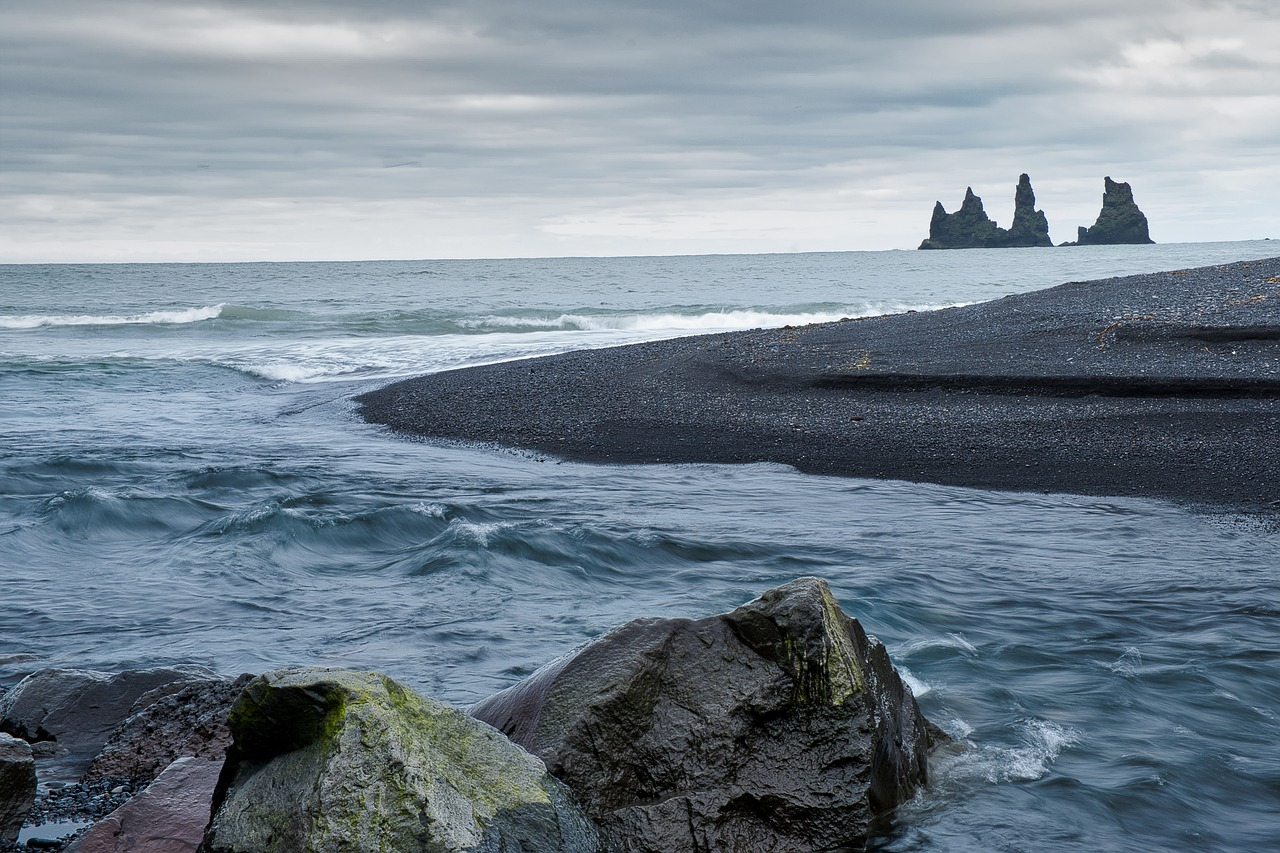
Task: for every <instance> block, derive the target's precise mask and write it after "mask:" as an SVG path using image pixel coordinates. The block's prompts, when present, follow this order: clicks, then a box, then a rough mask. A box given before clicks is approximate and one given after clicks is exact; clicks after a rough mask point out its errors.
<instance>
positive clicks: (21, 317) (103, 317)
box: [0, 305, 225, 329]
mask: <svg viewBox="0 0 1280 853" xmlns="http://www.w3.org/2000/svg"><path fill="white" fill-rule="evenodd" d="M224 307H225V306H224V305H202V306H200V307H198V308H175V309H171V310H168V311H147V312H145V313H143V314H128V315H116V314H8V315H4V316H0V329H39V328H43V327H47V326H135V325H148V324H156V323H168V324H172V325H180V324H183V323H199V322H201V321H203V320H214V319H217V318H218V317H220V316H222V309H223V308H224Z"/></svg>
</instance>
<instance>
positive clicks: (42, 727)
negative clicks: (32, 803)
mask: <svg viewBox="0 0 1280 853" xmlns="http://www.w3.org/2000/svg"><path fill="white" fill-rule="evenodd" d="M216 677H217V676H216V675H215V674H214V673H213V672H211V671H209V670H207V669H205V668H203V667H181V668H160V669H149V670H131V671H128V672H121V673H118V674H115V675H111V674H107V673H102V672H94V671H91V670H76V669H44V670H40V671H39V672H35V673H32V674H31V675H29V676H27V677H26V678H24V679H22V681H20V682H18V684H17V685H16V686H14V688H13V689H12V690H11V691H9V692H8V693H7V694H5V697H4V699H3V700H0V731H4V732H8V733H9V734H12V735H14V736H16V737H20V738H22V739H23V740H26V741H29V742H38V741H56V742H57V744H58V747H59V750H58V751H59V753H60V754H61V755H63V756H64V757H65V760H64V761H63V762H61V763H60V765H59V766H58V767H56V768H52V770H53V773H51V774H45V772H44V769H43V766H42V778H51V777H52V776H53V775H61V776H69V777H70V778H78V777H79V775H80V773H81V772H83V770H84V766H85V765H86V764H87V763H88V762H89V761H90V760H91V759H92V758H93V757H94V756H95V755H97V753H98V750H99V749H101V748H102V745H103V743H104V742H105V741H106V739H107V735H108V734H109V733H110V732H111V730H112V729H113V728H115V727H116V726H117V725H119V724H120V722H121V721H122V720H123V719H124V718H125V717H127V716H128V715H129V714H130V713H131V712H132V711H134V710H137V707H136V706H137V705H138V701H139V699H141V698H142V697H143V696H144V695H147V703H148V704H150V702H153V701H155V700H156V699H159V698H160V696H161V695H163V694H164V693H165V692H166V691H168V692H173V691H176V690H179V689H181V688H182V687H183V686H185V685H186V684H189V683H191V682H192V681H197V680H207V679H210V678H216Z"/></svg>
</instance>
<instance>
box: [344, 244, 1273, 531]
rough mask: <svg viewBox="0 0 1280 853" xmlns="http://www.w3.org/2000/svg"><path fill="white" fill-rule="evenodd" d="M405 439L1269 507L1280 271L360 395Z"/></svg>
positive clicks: (534, 362) (551, 363)
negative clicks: (769, 464)
mask: <svg viewBox="0 0 1280 853" xmlns="http://www.w3.org/2000/svg"><path fill="white" fill-rule="evenodd" d="M356 399H357V402H358V404H359V411H360V414H361V415H362V416H363V417H364V418H365V419H366V420H368V421H370V422H372V423H377V424H383V425H386V426H388V427H391V428H392V429H394V430H396V431H399V432H403V433H406V434H408V435H411V436H415V437H420V438H432V439H442V440H451V441H467V442H482V443H492V444H496V445H500V446H505V447H512V448H521V449H527V450H534V451H538V452H541V453H546V454H549V455H553V456H558V457H562V458H565V459H572V460H576V461H583V462H594V463H614V464H619V463H625V464H634V463H681V462H705V463H744V462H760V461H767V462H779V463H784V464H788V465H793V466H795V467H796V468H798V469H799V470H801V471H805V472H811V473H821V474H835V475H843V476H851V477H868V478H878V479H896V480H908V481H916V482H931V483H941V484H949V485H961V486H972V487H978V488H987V489H1001V490H1015V491H1038V492H1069V493H1077V494H1087V495H1112V496H1139V497H1155V498H1164V499H1170V500H1174V501H1178V502H1183V503H1190V504H1198V505H1204V506H1208V507H1221V508H1225V509H1233V510H1245V511H1262V512H1267V513H1274V512H1280V489H1278V488H1277V487H1278V486H1280V258H1273V259H1267V260H1261V261H1244V262H1239V263H1232V264H1227V265H1222V266H1212V267H1202V268H1198V269H1191V270H1176V271H1171V272H1164V273H1155V274H1150V275H1137V276H1127V277H1123V278H1112V279H1102V280H1097V281H1089V282H1069V283H1067V284H1062V285H1059V286H1057V287H1052V288H1048V289H1046V290H1040V291H1034V292H1031V293H1025V294H1018V295H1014V296H1008V297H1004V298H1002V299H997V300H993V301H991V302H983V303H978V304H973V305H967V306H962V307H958V308H947V309H942V310H938V311H928V312H919V313H909V314H897V315H886V316H883V317H873V318H862V319H857V320H842V321H838V322H835V323H823V324H816V325H812V326H804V327H786V328H782V329H765V330H755V331H747V332H730V333H724V334H717V335H703V336H697V337H686V338H677V339H673V340H668V341H660V342H655V343H647V344H634V345H630V346H623V347H615V348H611V349H603V350H585V351H578V352H572V353H566V354H564V355H558V356H550V357H545V358H536V359H530V360H524V361H516V362H504V363H501V364H495V365H487V366H484V367H475V368H467V369H463V370H456V371H449V372H445V373H439V374H432V375H428V376H422V377H417V378H413V379H408V380H404V381H401V382H396V383H393V384H391V385H388V386H386V387H384V388H380V389H377V390H374V391H371V392H368V393H365V394H362V395H361V396H359V397H357V398H356Z"/></svg>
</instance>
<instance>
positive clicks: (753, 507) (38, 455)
mask: <svg viewBox="0 0 1280 853" xmlns="http://www.w3.org/2000/svg"><path fill="white" fill-rule="evenodd" d="M1269 248H1270V246H1269V245H1268V244H1265V243H1255V244H1231V245H1217V246H1202V247H1171V246H1170V247H1119V248H1117V249H1109V250H1076V252H1068V251H1067V250H1061V251H1055V250H1043V251H1041V250H1027V251H1025V252H1006V253H1000V252H975V253H968V252H959V253H939V252H934V253H918V254H917V253H901V252H887V253H871V254H856V253H851V254H848V255H804V256H770V257H767V258H677V259H614V260H608V261H587V260H565V261H505V262H418V263H416V264H414V263H402V262H400V263H394V264H392V263H384V264H354V265H329V264H319V265H231V266H216V267H202V266H156V267H135V266H121V267H105V266H103V267H5V268H0V280H2V281H3V282H4V288H3V289H0V294H3V295H0V387H3V389H4V399H5V403H6V405H5V407H4V409H3V411H0V565H2V566H3V574H4V576H5V579H6V580H7V581H8V583H7V584H6V587H7V589H9V590H10V591H11V592H10V595H9V596H8V606H7V607H6V608H5V609H4V610H3V611H2V612H0V638H2V639H0V676H2V677H3V679H4V681H5V682H6V683H7V682H8V681H10V680H12V679H13V678H14V677H16V676H17V675H18V674H20V673H21V672H22V671H24V670H29V669H31V668H35V667H37V666H41V665H46V664H56V665H81V666H94V667H99V668H103V669H119V668H124V667H130V666H144V665H153V664H157V663H167V662H179V661H195V662H200V663H205V664H209V665H211V666H213V667H215V668H217V669H219V670H222V671H226V672H235V671H240V670H253V671H259V670H263V669H266V668H269V667H272V666H276V665H282V664H295V663H320V664H332V665H342V666H352V667H362V668H363V667H367V668H375V669H380V670H384V671H386V672H388V673H390V674H392V675H394V676H396V677H398V678H401V679H403V680H404V681H406V682H408V683H410V684H412V685H413V686H415V687H416V688H418V689H420V690H422V691H423V692H426V693H430V694H432V695H435V696H438V697H440V698H444V699H447V700H450V701H453V702H457V703H460V704H465V703H468V702H471V701H474V700H475V699H477V698H479V697H481V696H484V695H486V694H488V693H490V692H492V691H493V690H496V689H498V688H500V687H503V686H506V685H507V684H510V683H511V682H512V681H514V680H516V679H517V678H519V677H520V676H522V675H524V674H526V673H528V672H530V671H531V670H532V669H534V668H536V667H537V666H539V665H540V664H542V663H544V662H546V661H547V660H550V659H552V658H554V657H556V656H557V655H559V654H562V653H564V652H566V651H568V650H569V649H571V648H572V647H573V646H575V645H576V644H578V643H580V642H582V641H584V640H586V639H588V638H590V637H592V636H594V635H596V634H598V633H600V632H602V631H605V630H607V629H609V628H610V627H613V626H615V625H617V624H619V623H620V622H622V621H625V620H626V619H629V618H632V617H634V616H639V615H643V614H663V615H688V616H696V615H703V614H708V613H712V612H717V611H721V610H725V609H728V608H730V607H733V606H735V605H737V604H739V603H741V602H743V601H745V600H747V599H749V598H751V597H753V596H755V595H756V594H758V593H759V592H761V591H763V590H764V589H766V588H768V587H769V586H772V585H775V584H777V583H780V582H782V581H785V580H787V579H790V578H792V577H795V576H798V575H819V576H821V577H824V578H826V579H827V580H828V581H829V582H830V583H831V585H832V588H833V590H834V591H835V592H836V594H837V595H838V596H839V598H840V600H841V601H842V603H843V604H844V606H845V609H846V610H847V611H848V612H849V613H851V614H853V615H856V616H857V617H859V618H860V619H861V620H862V622H863V624H864V625H865V626H866V627H867V629H868V630H869V631H870V632H871V633H873V634H876V635H877V636H879V637H880V638H881V639H882V640H883V641H884V642H885V643H886V644H887V645H888V647H889V649H890V652H891V654H892V656H893V658H894V660H895V662H896V663H897V664H898V665H899V667H901V668H902V669H904V670H905V671H906V673H907V674H908V675H909V679H910V681H911V683H912V685H913V687H914V688H915V690H916V693H917V695H918V696H919V698H920V701H921V703H922V706H923V707H924V709H925V712H926V714H927V715H929V716H930V718H931V719H933V720H935V721H936V722H938V723H939V724H941V725H942V726H943V727H944V728H945V729H947V730H948V731H949V732H950V733H951V734H952V735H953V736H956V737H957V738H959V739H960V741H961V743H962V744H963V745H964V746H965V748H964V749H963V750H961V751H958V752H956V753H954V754H945V755H941V756H939V757H938V758H937V760H936V762H935V767H934V770H935V777H936V780H935V785H934V787H933V788H932V790H931V791H929V792H928V793H926V794H924V795H923V796H922V797H920V798H919V799H918V800H917V801H916V802H915V803H913V804H912V805H911V807H909V808H907V809H904V810H903V812H902V813H901V814H900V815H899V817H898V823H897V825H896V826H895V828H894V830H893V831H892V832H890V833H889V834H888V835H887V836H886V837H884V838H882V839H879V840H878V842H877V844H878V846H879V847H880V848H881V849H888V850H946V851H952V850H990V849H1008V850H1063V849H1081V850H1083V849H1090V850H1097V849H1130V848H1139V847H1141V848H1143V849H1170V850H1172V849H1187V848H1195V849H1222V850H1226V849H1263V848H1267V847H1273V846H1276V845H1278V844H1280V809H1277V808H1276V803H1277V802H1280V748H1277V747H1276V746H1275V744H1276V743H1277V742H1280V714H1278V712H1277V711H1276V709H1277V708H1280V676H1277V675H1276V673H1277V672H1278V671H1280V667H1278V666H1277V665H1278V664H1280V577H1278V572H1280V538H1277V536H1276V535H1275V534H1274V533H1273V532H1271V531H1269V530H1268V529H1266V528H1263V527H1261V526H1259V525H1257V524H1255V523H1252V522H1250V521H1248V520H1245V519H1236V518H1232V517H1229V516H1213V515H1205V514H1195V513H1191V512H1189V511H1186V510H1184V509H1181V508H1178V507H1175V506H1170V505H1166V504H1161V503H1156V502H1146V501H1126V500H1108V499H1097V498H1083V497H1073V496H1058V495H1018V494H997V493H988V492H976V491H969V490H963V489H948V488H941V487H933V486H918V485H911V484H903V483H891V482H871V481H860V480H842V479H836V478H821V477H808V476H804V475H800V474H797V473H795V472H793V471H790V470H788V469H785V468H781V467H776V466H767V465H756V466H746V467H740V468H723V467H714V466H682V467H641V468H611V467H595V466H586V465H574V464H564V463H558V462H556V461H554V460H546V459H540V458H537V457H533V456H528V455H521V454H513V453H497V452H491V451H485V450H472V449H465V448H449V447H437V446H432V445H430V444H422V443H409V442H403V441H400V440H398V439H395V438H393V437H391V436H388V435H386V434H385V433H384V432H382V431H381V430H379V429H377V428H374V427H370V426H368V425H365V424H363V423H360V422H359V421H357V420H356V419H355V418H354V417H353V416H352V407H351V404H350V402H349V400H350V397H351V395H352V394H354V393H356V392H357V391H359V390H363V389H366V388H368V387H371V386H372V385H373V384H376V383H377V382H378V381H381V380H382V378H384V377H389V376H396V375H403V374H405V373H413V372H418V371H423V370H435V369H444V368H446V367H449V366H452V365H456V364H464V363H475V362H478V361H485V360H492V359H496V358H505V357H512V356H517V355H526V354H536V353H539V352H550V351H557V350H562V349H566V348H571V347H572V348H576V347H581V346H599V345H608V344H612V343H621V342H626V341H629V340H641V339H648V338H652V337H657V336H663V335H669V334H682V333H690V332H692V331H697V330H700V329H708V330H709V329H716V330H718V329H720V328H733V327H736V326H735V324H738V325H759V324H761V323H763V322H772V323H776V324H778V325H781V324H782V323H786V322H792V323H795V322H804V321H805V320H806V319H824V318H827V317H829V316H849V315H852V314H854V313H857V312H859V311H882V310H888V309H890V308H894V307H903V308H905V307H914V306H918V307H923V306H928V305H941V304H951V303H954V302H968V301H974V300H976V299H985V298H993V297H997V296H999V295H1001V294H1003V293H1007V292H1012V291H1013V290H1022V289H1028V288H1030V287H1033V286H1047V285H1050V284H1053V283H1056V282H1058V281H1062V280H1067V279H1080V278H1095V277H1098V276H1100V275H1105V274H1112V273H1120V272H1130V271H1141V270H1155V269H1160V268H1176V267H1182V266H1191V265H1199V264H1204V263H1211V262H1226V261H1230V260H1238V259H1241V258H1247V257H1261V256H1263V255H1265V254H1268V252H1267V249H1269ZM1140 250H1143V251H1151V250H1154V251H1151V253H1150V254H1145V255H1144V254H1141V253H1140ZM1077 252H1078V254H1077ZM1159 252H1163V253H1164V254H1159ZM1144 263H1145V264H1146V266H1143V265H1142V264H1144ZM215 311H216V313H214V312H215ZM86 318H88V319H86ZM6 324H7V325H6Z"/></svg>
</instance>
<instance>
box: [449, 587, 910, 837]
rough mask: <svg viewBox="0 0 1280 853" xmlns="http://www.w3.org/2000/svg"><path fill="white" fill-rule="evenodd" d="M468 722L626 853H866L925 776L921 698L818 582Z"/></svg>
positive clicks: (649, 635)
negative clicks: (561, 793)
mask: <svg viewBox="0 0 1280 853" xmlns="http://www.w3.org/2000/svg"><path fill="white" fill-rule="evenodd" d="M472 714H473V715H474V716H476V717H478V718H479V719H481V720H484V721H486V722H488V723H491V724H493V725H495V726H497V727H498V728H500V729H502V730H503V731H504V732H506V733H507V734H508V735H509V736H510V737H511V738H512V740H514V741H515V742H516V743H518V744H520V745H521V746H523V747H525V748H526V749H528V750H530V751H531V752H533V753H535V754H537V755H539V756H541V757H542V758H543V760H544V761H546V763H547V767H548V769H550V771H551V772H552V773H554V774H555V775H556V776H558V777H559V778H561V779H563V780H564V781H565V782H567V783H568V784H569V785H570V787H572V788H573V789H574V791H575V793H577V795H578V796H579V798H580V799H581V801H582V802H583V806H584V808H585V809H586V811H587V813H588V814H589V815H590V816H591V817H592V818H594V819H595V820H596V822H597V824H598V825H599V826H600V828H601V833H602V835H603V836H604V838H605V840H606V841H607V842H608V843H610V844H612V845H613V847H614V848H615V849H617V850H620V851H628V853H633V852H634V853H640V851H644V853H679V851H702V850H726V851H728V850H732V851H737V853H747V852H748V851H773V850H786V851H792V852H793V853H801V852H802V851H817V850H831V849H833V848H837V847H841V846H846V845H847V846H856V847H860V846H861V844H862V842H863V841H864V840H865V836H866V834H867V831H868V827H869V826H870V824H871V821H872V819H873V818H874V817H875V816H876V815H877V814H880V813H883V812H885V811H888V810H890V809H892V808H893V807H894V806H896V805H897V804H899V803H901V802H903V801H904V800H906V799H907V798H909V797H911V796H912V794H913V793H914V792H915V791H916V789H917V787H918V786H920V785H923V784H924V783H925V781H926V761H925V756H926V750H927V748H928V745H929V744H928V740H929V735H928V733H927V732H926V723H925V721H924V719H923V717H922V716H921V714H920V711H919V709H918V708H917V706H916V702H915V699H914V697H913V696H912V695H911V692H910V691H909V690H908V689H907V688H906V687H905V686H904V685H903V683H902V681H901V680H900V679H899V677H898V674H897V672H895V671H894V669H893V667H892V666H891V665H890V663H889V658H888V655H887V653H886V652H885V649H884V647H883V646H882V645H881V644H880V643H879V642H878V641H877V640H874V639H872V638H869V637H868V636H867V635H866V633H865V632H864V631H863V630H862V627H861V626H860V625H859V624H858V623H857V621H856V620H853V619H851V618H849V617H848V616H846V615H845V614H844V613H843V612H842V611H841V610H840V606H839V604H838V603H837V602H836V600H835V598H834V597H833V596H832V594H831V591H830V590H829V589H828V588H827V585H826V584H825V583H824V582H822V581H820V580H818V579H816V578H802V579H800V580H797V581H793V582H791V583H789V584H787V585H785V586H782V587H779V588H778V589H775V590H772V591H770V592H768V593H765V594H764V595H763V596H761V597H760V598H758V599H756V600H755V601H752V602H750V603H749V604H746V605H743V606H742V607H739V608H738V609H737V610H734V611H733V612H731V613H727V614H723V615H720V616H713V617H710V618H706V619H700V620H696V621H695V620H689V619H640V620H636V621H634V622H631V623H629V624H627V625H625V626H623V627H621V628H619V629H617V630H615V631H613V632H612V633H610V634H608V635H606V636H604V637H602V638H601V639H599V640H596V641H595V642H593V643H591V644H590V645H588V646H587V647H586V648H584V649H582V650H581V651H580V652H578V653H577V654H575V655H573V656H571V657H568V658H566V659H563V660H561V661H559V662H557V663H555V664H553V665H550V666H548V667H546V668H544V669H542V670H540V671H539V672H538V673H536V674H534V675H533V676H531V677H530V678H529V679H527V680H525V681H524V682H521V683H520V684H518V685H516V686H514V687H512V688H510V689H508V690H505V691H503V692H501V693H498V694H496V695H495V696H492V697H490V698H489V699H487V700H485V701H483V702H481V703H479V704H478V705H476V706H475V707H474V708H473V709H472Z"/></svg>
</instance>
